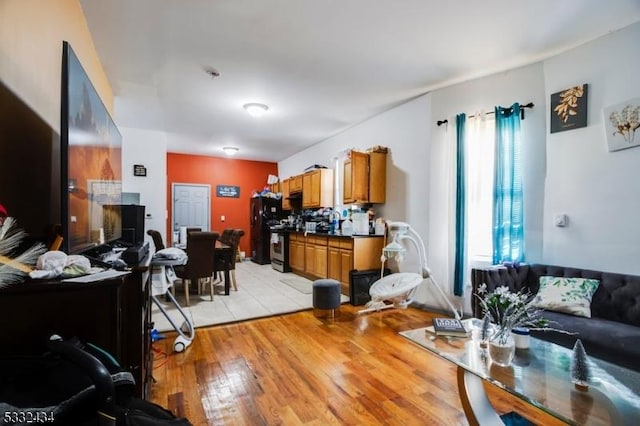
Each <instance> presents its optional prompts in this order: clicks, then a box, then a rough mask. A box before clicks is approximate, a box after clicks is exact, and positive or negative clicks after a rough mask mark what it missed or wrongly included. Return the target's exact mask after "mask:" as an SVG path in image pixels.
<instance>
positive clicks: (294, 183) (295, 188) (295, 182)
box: [289, 175, 302, 192]
mask: <svg viewBox="0 0 640 426" xmlns="http://www.w3.org/2000/svg"><path fill="white" fill-rule="evenodd" d="M289 192H302V175H297V176H293V177H291V178H289Z"/></svg>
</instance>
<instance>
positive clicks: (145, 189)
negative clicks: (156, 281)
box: [116, 98, 168, 242]
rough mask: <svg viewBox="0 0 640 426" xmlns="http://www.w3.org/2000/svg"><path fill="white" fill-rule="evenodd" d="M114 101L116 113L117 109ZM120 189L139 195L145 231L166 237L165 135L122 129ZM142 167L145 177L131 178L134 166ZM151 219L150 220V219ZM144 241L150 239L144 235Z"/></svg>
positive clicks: (148, 131) (155, 132)
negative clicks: (150, 230) (143, 167)
mask: <svg viewBox="0 0 640 426" xmlns="http://www.w3.org/2000/svg"><path fill="white" fill-rule="evenodd" d="M117 101H118V100H117V98H116V109H117ZM120 133H122V139H123V149H122V189H123V191H124V192H138V193H140V204H141V205H143V206H145V214H146V215H147V219H146V220H145V229H146V230H148V229H155V230H157V231H160V233H161V234H162V236H163V240H164V241H165V242H166V241H168V240H167V236H166V235H165V234H166V229H167V142H166V137H165V133H164V132H159V131H151V130H141V129H133V128H127V127H121V128H120ZM134 164H142V165H143V166H145V167H146V168H147V176H146V177H142V176H134V175H133V165H134ZM149 215H151V217H149ZM145 240H147V241H150V240H151V238H150V237H149V236H148V235H146V233H145Z"/></svg>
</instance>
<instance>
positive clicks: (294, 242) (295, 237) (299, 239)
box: [289, 233, 305, 272]
mask: <svg viewBox="0 0 640 426" xmlns="http://www.w3.org/2000/svg"><path fill="white" fill-rule="evenodd" d="M304 254H305V253H304V237H303V236H302V235H301V234H294V233H292V234H291V235H290V237H289V266H290V267H291V269H292V270H294V271H299V272H304Z"/></svg>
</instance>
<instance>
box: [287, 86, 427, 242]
mask: <svg viewBox="0 0 640 426" xmlns="http://www.w3.org/2000/svg"><path fill="white" fill-rule="evenodd" d="M430 115H431V114H430V100H429V95H426V96H422V97H420V98H417V99H414V100H412V101H410V102H407V103H405V104H403V105H400V106H398V107H397V108H394V109H392V110H390V111H387V112H385V113H383V114H380V115H378V116H376V117H373V118H371V119H369V120H367V121H365V122H363V123H360V124H359V125H357V126H354V127H352V128H350V129H348V130H346V131H345V132H342V133H340V134H338V135H336V136H334V137H332V138H329V139H327V140H326V141H324V142H322V143H319V144H317V145H315V146H313V147H311V148H309V149H306V150H304V151H302V152H299V153H298V154H296V155H293V156H291V157H289V158H287V159H285V160H283V161H281V162H279V163H278V171H279V173H280V176H281V177H288V176H292V175H296V174H299V173H302V171H303V170H304V169H305V168H306V167H308V166H310V165H312V164H316V163H321V164H324V165H327V166H328V167H332V162H331V158H332V157H335V156H337V155H338V154H339V153H340V152H342V151H344V150H345V149H347V148H356V149H360V150H364V149H366V148H370V147H372V146H376V145H382V146H386V147H388V148H389V150H390V152H389V154H388V155H387V194H386V200H387V202H386V204H385V205H384V206H375V207H374V208H375V210H377V211H376V213H377V216H378V217H380V216H383V217H386V218H387V219H390V220H402V221H407V222H410V223H412V224H413V223H415V225H416V227H417V228H418V229H420V233H421V234H422V235H423V236H424V235H426V234H427V231H428V229H427V226H426V224H427V222H426V219H427V217H428V214H429V209H428V207H427V206H428V203H427V202H428V197H427V196H426V194H427V193H428V190H429V181H428V180H429V169H428V167H426V166H425V165H426V164H428V162H429V127H430V121H431V119H430ZM425 191H427V192H425Z"/></svg>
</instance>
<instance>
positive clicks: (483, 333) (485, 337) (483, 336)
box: [480, 314, 491, 348]
mask: <svg viewBox="0 0 640 426" xmlns="http://www.w3.org/2000/svg"><path fill="white" fill-rule="evenodd" d="M490 327H491V318H490V317H489V315H488V314H485V315H484V318H482V329H481V330H480V347H482V348H486V347H487V342H488V341H489V338H490V337H491V336H490V335H489V334H490V332H491V331H490Z"/></svg>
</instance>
